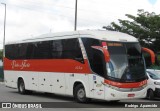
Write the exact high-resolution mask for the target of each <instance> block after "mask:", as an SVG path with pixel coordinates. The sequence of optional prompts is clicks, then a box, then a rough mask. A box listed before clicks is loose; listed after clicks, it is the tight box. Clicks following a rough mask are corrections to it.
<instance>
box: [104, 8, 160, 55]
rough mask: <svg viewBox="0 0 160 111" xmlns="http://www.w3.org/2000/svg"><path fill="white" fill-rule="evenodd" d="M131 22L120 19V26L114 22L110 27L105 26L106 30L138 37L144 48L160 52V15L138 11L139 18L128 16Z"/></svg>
mask: <svg viewBox="0 0 160 111" xmlns="http://www.w3.org/2000/svg"><path fill="white" fill-rule="evenodd" d="M126 16H127V17H128V18H129V20H121V19H119V20H118V21H119V24H116V23H115V22H112V23H111V25H109V26H103V28H105V29H106V30H114V31H119V32H123V33H127V34H129V35H132V36H134V37H136V38H137V39H138V40H139V41H140V43H141V45H142V46H143V47H148V48H150V49H152V50H153V51H154V52H155V53H158V52H160V45H159V44H160V15H156V14H155V13H154V12H151V13H149V12H147V11H144V10H142V9H141V10H138V14H137V16H134V15H131V14H126Z"/></svg>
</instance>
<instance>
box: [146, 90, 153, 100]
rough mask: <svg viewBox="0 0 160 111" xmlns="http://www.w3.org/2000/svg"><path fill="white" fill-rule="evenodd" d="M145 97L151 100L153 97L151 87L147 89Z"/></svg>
mask: <svg viewBox="0 0 160 111" xmlns="http://www.w3.org/2000/svg"><path fill="white" fill-rule="evenodd" d="M147 98H148V99H149V100H153V99H154V92H153V90H152V89H149V90H148V91H147Z"/></svg>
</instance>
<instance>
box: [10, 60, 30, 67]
mask: <svg viewBox="0 0 160 111" xmlns="http://www.w3.org/2000/svg"><path fill="white" fill-rule="evenodd" d="M11 66H12V69H14V68H20V69H24V68H28V67H30V64H29V63H27V60H23V61H22V62H17V61H15V60H13V61H12V63H11Z"/></svg>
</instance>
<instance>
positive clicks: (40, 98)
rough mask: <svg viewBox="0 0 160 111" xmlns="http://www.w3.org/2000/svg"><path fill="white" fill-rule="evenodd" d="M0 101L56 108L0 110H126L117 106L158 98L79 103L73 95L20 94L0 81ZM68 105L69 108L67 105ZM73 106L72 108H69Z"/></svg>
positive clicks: (158, 100)
mask: <svg viewBox="0 0 160 111" xmlns="http://www.w3.org/2000/svg"><path fill="white" fill-rule="evenodd" d="M0 102H50V103H52V104H54V105H55V106H56V107H58V108H45V109H0V111H2V110H3V111H8V110H9V111H10V110H13V111H25V110H26V111H28V110H31V111H32V110H33V111H44V110H47V111H54V110H55V111H57V110H61V111H72V110H73V111H75V110H76V111H83V110H84V111H99V110H102V111H103V110H105V111H106V108H107V110H113V111H125V110H126V111H128V108H119V107H121V106H124V105H125V104H128V105H130V104H132V103H133V104H134V102H140V103H141V102H149V104H152V103H153V102H160V99H155V100H152V101H151V100H146V99H131V100H121V101H120V102H117V103H110V102H106V101H100V100H93V101H92V102H91V103H88V104H80V103H76V102H74V99H73V97H66V96H62V95H55V94H44V93H38V92H34V93H32V94H29V95H21V94H19V93H18V91H17V89H11V88H7V87H5V85H4V84H2V83H0ZM67 105H69V108H68V106H67ZM70 107H74V108H70ZM129 110H137V111H139V110H141V111H143V110H145V111H146V110H148V111H150V110H151V108H145V109H144V108H138V109H135V108H130V109H129ZM158 110H159V108H153V111H158Z"/></svg>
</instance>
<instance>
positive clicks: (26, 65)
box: [4, 58, 91, 74]
mask: <svg viewBox="0 0 160 111" xmlns="http://www.w3.org/2000/svg"><path fill="white" fill-rule="evenodd" d="M4 62H5V65H4V70H14V71H41V72H64V73H84V74H90V73H91V70H90V67H89V64H88V60H84V64H83V63H80V62H78V61H76V60H72V59H35V60H33V59H29V60H9V59H7V58H4Z"/></svg>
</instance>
